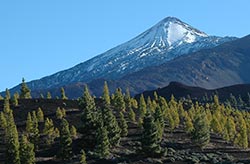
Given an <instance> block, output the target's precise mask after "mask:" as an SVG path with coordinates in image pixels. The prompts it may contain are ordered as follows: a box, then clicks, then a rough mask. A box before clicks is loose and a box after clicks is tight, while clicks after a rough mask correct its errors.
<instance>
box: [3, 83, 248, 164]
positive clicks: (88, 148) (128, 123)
mask: <svg viewBox="0 0 250 164" xmlns="http://www.w3.org/2000/svg"><path fill="white" fill-rule="evenodd" d="M103 91H104V92H103V96H102V98H94V97H93V96H91V94H90V92H89V90H88V87H87V86H85V88H84V92H83V96H82V97H81V98H79V99H78V100H67V99H63V98H61V99H58V100H57V99H55V100H46V99H34V100H33V99H31V98H28V97H26V98H25V99H21V98H18V97H17V100H18V106H17V105H16V104H15V103H10V102H12V101H11V100H10V99H8V96H7V98H5V99H4V100H1V101H0V102H1V103H2V106H3V111H1V112H0V122H1V128H0V130H1V133H2V134H4V139H1V142H2V143H4V144H2V145H1V146H0V147H1V148H3V149H0V155H1V150H6V151H5V152H4V153H2V161H4V162H5V163H11V164H22V163H27V164H29V163H30V164H32V163H41V164H46V163H53V162H56V161H61V162H64V163H65V162H66V163H67V162H69V161H70V162H72V163H74V162H75V163H95V162H97V161H98V160H105V161H107V162H111V161H114V162H115V163H118V162H127V163H134V164H135V163H137V162H138V163H139V161H140V162H143V163H157V162H162V163H171V162H172V163H174V162H177V161H179V162H183V163H197V162H198V163H199V162H204V163H216V161H217V162H223V161H224V162H229V163H230V162H237V161H241V162H242V161H243V162H246V163H247V161H248V160H249V154H250V151H249V149H248V147H249V144H248V143H249V141H250V130H249V129H250V112H248V111H246V110H238V109H237V108H235V107H234V105H235V104H240V106H239V107H240V109H244V107H247V106H248V102H247V101H245V99H240V98H239V99H238V100H237V99H234V98H233V96H232V95H231V99H232V100H230V101H232V102H233V103H234V105H231V103H230V104H228V101H226V102H225V103H223V102H220V101H219V97H218V96H214V98H213V101H210V102H199V101H192V100H191V99H186V100H185V99H184V100H177V99H176V98H175V97H174V96H172V97H171V99H170V100H169V101H168V100H166V99H165V98H163V97H161V96H158V95H157V94H156V93H154V98H152V99H151V98H147V101H145V99H144V96H143V95H141V97H140V98H139V100H136V99H133V98H131V97H130V94H129V91H126V94H123V93H122V92H121V90H119V89H117V90H116V93H115V94H114V95H113V98H111V97H110V95H109V91H108V85H107V83H105V84H104V89H103ZM38 100H39V101H38ZM110 100H112V101H111V102H110ZM137 101H138V102H139V103H138V102H137ZM234 101H236V102H234ZM241 101H242V102H241ZM27 102H29V103H27ZM48 102H49V103H48ZM51 102H54V103H51ZM58 102H61V105H58V104H59V103H58ZM65 103H66V104H67V106H65ZM71 103H73V104H75V105H74V107H71V105H70V104H71ZM31 104H37V105H39V106H38V107H37V106H36V107H33V106H32V105H31ZM68 104H69V105H68ZM133 104H134V105H133ZM137 104H138V108H137ZM29 106H31V107H29ZM41 106H43V109H42V108H41ZM237 106H238V105H237ZM11 108H13V110H12V109H11ZM23 108H25V109H23ZM26 108H28V109H26ZM47 108H48V109H47ZM66 112H67V116H66ZM14 118H15V119H14ZM19 142H20V143H19ZM81 150H82V151H81ZM83 150H84V151H83ZM229 150H230V151H229ZM46 152H48V153H46ZM241 152H242V154H241ZM55 157H57V158H55ZM241 157H242V158H241ZM243 157H244V158H243ZM129 160H131V161H129ZM128 161H129V162H128Z"/></svg>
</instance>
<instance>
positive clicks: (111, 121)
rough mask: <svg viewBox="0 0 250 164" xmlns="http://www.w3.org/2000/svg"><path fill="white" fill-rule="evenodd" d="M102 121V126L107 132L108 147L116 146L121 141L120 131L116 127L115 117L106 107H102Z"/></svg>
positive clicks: (117, 126)
mask: <svg viewBox="0 0 250 164" xmlns="http://www.w3.org/2000/svg"><path fill="white" fill-rule="evenodd" d="M102 119H103V124H104V126H105V127H106V128H107V131H108V138H109V142H110V145H111V146H115V145H118V144H119V143H120V139H121V129H120V127H119V125H118V122H117V120H116V117H115V115H114V114H113V112H112V110H111V109H110V108H109V106H107V105H104V108H103V110H102Z"/></svg>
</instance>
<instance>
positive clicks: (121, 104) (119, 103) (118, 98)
mask: <svg viewBox="0 0 250 164" xmlns="http://www.w3.org/2000/svg"><path fill="white" fill-rule="evenodd" d="M113 104H114V107H115V109H117V110H118V111H122V112H124V111H125V109H126V106H125V101H124V97H123V95H122V90H121V89H120V88H117V89H116V91H115V97H114V101H113Z"/></svg>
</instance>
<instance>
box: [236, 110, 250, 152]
mask: <svg viewBox="0 0 250 164" xmlns="http://www.w3.org/2000/svg"><path fill="white" fill-rule="evenodd" d="M237 127H238V133H237V135H236V138H235V141H234V143H235V144H237V145H239V146H240V147H242V148H244V149H246V148H247V147H248V137H247V126H246V122H245V120H244V118H243V116H242V114H240V115H239V116H238V118H237Z"/></svg>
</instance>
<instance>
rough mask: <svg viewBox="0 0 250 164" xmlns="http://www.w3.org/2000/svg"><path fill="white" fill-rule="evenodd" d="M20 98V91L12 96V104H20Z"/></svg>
mask: <svg viewBox="0 0 250 164" xmlns="http://www.w3.org/2000/svg"><path fill="white" fill-rule="evenodd" d="M18 98H19V95H18V93H15V94H14V95H13V98H12V104H13V105H14V106H18Z"/></svg>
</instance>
